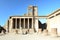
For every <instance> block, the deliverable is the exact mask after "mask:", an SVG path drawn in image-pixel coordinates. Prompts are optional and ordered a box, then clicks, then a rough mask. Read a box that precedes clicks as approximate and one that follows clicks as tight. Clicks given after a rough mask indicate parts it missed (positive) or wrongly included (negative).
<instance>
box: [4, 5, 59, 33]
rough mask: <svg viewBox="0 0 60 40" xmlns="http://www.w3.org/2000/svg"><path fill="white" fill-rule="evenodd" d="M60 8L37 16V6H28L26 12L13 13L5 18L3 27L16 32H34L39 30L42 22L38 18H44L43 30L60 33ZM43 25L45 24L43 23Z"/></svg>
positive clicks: (7, 30)
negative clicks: (22, 13) (19, 14)
mask: <svg viewBox="0 0 60 40" xmlns="http://www.w3.org/2000/svg"><path fill="white" fill-rule="evenodd" d="M59 17H60V9H58V10H56V11H54V12H53V13H52V14H49V15H47V16H38V7H37V6H29V7H28V12H27V14H24V15H22V16H18V15H14V16H10V17H9V19H8V20H7V22H6V24H5V26H4V28H5V29H6V32H7V33H8V32H9V33H11V32H13V33H14V32H18V33H26V32H27V33H34V32H41V30H42V24H41V22H40V21H39V20H38V19H40V18H45V19H46V20H47V22H46V28H44V29H45V30H44V31H45V32H47V30H48V32H49V33H52V34H59V33H60V25H59V24H60V18H59ZM43 25H44V26H45V24H43Z"/></svg>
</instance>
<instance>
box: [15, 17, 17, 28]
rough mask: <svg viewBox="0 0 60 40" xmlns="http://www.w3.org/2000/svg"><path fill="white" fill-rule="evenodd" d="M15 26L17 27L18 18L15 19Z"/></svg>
mask: <svg viewBox="0 0 60 40" xmlns="http://www.w3.org/2000/svg"><path fill="white" fill-rule="evenodd" d="M15 20H16V21H15V28H16V29H17V18H16V19H15Z"/></svg>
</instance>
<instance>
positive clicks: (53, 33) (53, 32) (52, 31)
mask: <svg viewBox="0 0 60 40" xmlns="http://www.w3.org/2000/svg"><path fill="white" fill-rule="evenodd" d="M51 36H57V28H51Z"/></svg>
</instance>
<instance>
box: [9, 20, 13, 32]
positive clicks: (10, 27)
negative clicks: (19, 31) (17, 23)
mask: <svg viewBox="0 0 60 40" xmlns="http://www.w3.org/2000/svg"><path fill="white" fill-rule="evenodd" d="M12 23H13V20H12V19H10V24H9V32H10V33H11V32H12V26H13V25H12Z"/></svg>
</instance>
